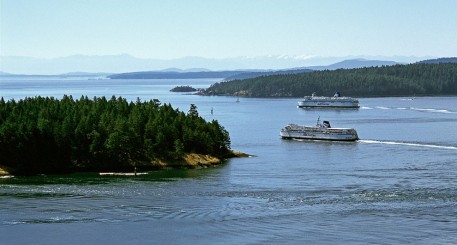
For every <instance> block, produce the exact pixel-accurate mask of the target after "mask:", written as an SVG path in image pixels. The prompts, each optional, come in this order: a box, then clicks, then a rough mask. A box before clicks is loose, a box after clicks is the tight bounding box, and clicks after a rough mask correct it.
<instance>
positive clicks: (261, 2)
mask: <svg viewBox="0 0 457 245" xmlns="http://www.w3.org/2000/svg"><path fill="white" fill-rule="evenodd" d="M456 12H457V1H455V0H428V1H425V0H414V1H411V0H352V1H351V0H346V1H343V0H319V1H315V0H313V1H308V0H160V1H159V0H134V1H131V0H96V1H94V0H0V28H1V29H0V56H28V57H36V58H56V57H65V56H70V55H76V54H80V55H115V54H129V55H132V56H135V57H139V58H154V59H176V58H180V57H187V56H199V57H206V58H228V57H238V56H248V57H256V56H269V55H290V56H302V57H310V56H348V55H352V56H357V55H383V56H395V55H399V56H434V57H450V56H457V31H456V30H457V14H456Z"/></svg>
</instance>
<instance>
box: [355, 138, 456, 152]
mask: <svg viewBox="0 0 457 245" xmlns="http://www.w3.org/2000/svg"><path fill="white" fill-rule="evenodd" d="M358 142H362V143H367V144H384V145H404V146H417V147H427V148H438V149H446V150H457V146H445V145H431V144H418V143H408V142H398V141H380V140H359V141H358Z"/></svg>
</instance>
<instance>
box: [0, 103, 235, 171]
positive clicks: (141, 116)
mask: <svg viewBox="0 0 457 245" xmlns="http://www.w3.org/2000/svg"><path fill="white" fill-rule="evenodd" d="M229 152H230V137H229V134H228V132H227V131H226V130H225V129H224V128H223V127H222V126H221V125H220V124H219V123H218V122H217V121H215V120H213V121H211V122H206V121H205V120H204V119H203V118H202V117H200V116H199V115H198V111H197V107H196V106H195V105H193V104H192V105H191V106H190V109H189V111H188V112H187V113H184V112H181V111H179V110H177V109H173V107H172V106H171V105H170V104H163V105H161V104H160V102H159V101H158V100H150V101H148V102H141V101H140V100H139V99H138V100H137V101H136V102H128V101H127V100H126V99H124V98H121V97H119V98H116V97H114V96H113V97H112V98H111V99H109V100H107V99H106V98H105V97H100V98H93V99H89V98H87V97H81V98H80V99H79V100H74V99H73V98H72V97H71V96H64V97H63V98H62V99H61V100H57V99H54V98H48V97H46V98H43V97H35V98H26V99H23V100H19V101H17V102H16V101H15V100H10V101H7V102H5V101H4V99H3V98H1V99H0V165H3V166H6V167H9V168H12V169H14V170H15V171H16V172H17V173H19V174H36V173H67V172H72V171H132V170H133V168H134V166H135V167H139V168H140V169H141V167H143V168H147V167H148V166H149V165H150V163H151V162H154V161H156V160H179V159H181V158H182V157H183V156H184V154H185V153H199V154H209V155H212V156H216V157H223V156H224V155H225V154H227V153H229Z"/></svg>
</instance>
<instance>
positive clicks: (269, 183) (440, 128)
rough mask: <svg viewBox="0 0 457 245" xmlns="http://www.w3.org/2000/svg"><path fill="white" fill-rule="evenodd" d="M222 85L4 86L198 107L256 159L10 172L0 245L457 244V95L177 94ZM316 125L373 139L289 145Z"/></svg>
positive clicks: (22, 92) (61, 82) (6, 91)
mask: <svg viewBox="0 0 457 245" xmlns="http://www.w3.org/2000/svg"><path fill="white" fill-rule="evenodd" d="M217 81H218V79H206V80H205V79H203V80H188V79H187V80H83V79H80V80H71V79H52V80H51V79H27V80H21V79H15V80H0V96H2V97H3V98H4V99H5V100H9V99H21V98H24V97H31V96H37V95H40V96H54V97H56V98H61V97H62V96H63V94H67V95H69V94H71V95H73V97H74V98H79V97H80V96H81V95H87V96H88V97H93V96H107V97H111V96H112V95H116V96H123V97H127V98H128V99H130V100H136V98H137V97H138V98H140V99H141V100H149V99H154V98H157V99H159V100H160V101H161V102H162V103H171V104H172V105H173V106H174V107H178V108H179V109H180V110H184V111H187V110H188V109H189V107H190V104H191V103H193V104H195V105H197V107H198V111H199V114H200V115H201V116H202V117H204V118H206V119H208V120H212V119H217V120H218V121H219V122H220V123H221V124H222V125H223V126H224V127H225V128H226V129H227V130H228V131H229V133H230V136H231V141H232V149H234V150H236V151H241V152H246V153H249V154H252V155H254V157H250V158H237V159H230V160H227V161H226V163H225V164H224V165H222V166H220V167H216V168H208V169H193V170H164V171H154V172H149V173H147V174H145V175H139V176H100V175H99V174H98V173H86V174H73V175H66V176H35V177H11V176H6V177H2V178H1V179H0V236H1V238H0V239H1V240H0V241H1V242H0V243H3V244H126V243H129V244H130V243H131V244H283V243H287V244H456V243H457V228H456V227H457V189H456V188H455V185H456V183H457V97H416V98H360V99H359V100H360V105H361V108H359V109H343V110H337V109H300V108H297V107H296V104H297V101H298V100H299V98H295V99H259V98H239V100H240V102H236V99H237V98H234V97H215V96H212V97H202V96H197V95H192V94H187V93H172V92H169V90H170V89H171V88H173V87H174V86H176V85H191V86H193V87H197V88H205V87H208V86H209V85H210V84H211V83H214V82H217ZM211 109H212V110H213V114H211ZM318 117H320V119H321V120H329V121H330V123H331V124H332V126H333V127H353V128H355V129H356V130H357V132H358V134H359V137H360V139H361V140H360V141H358V142H324V141H295V140H282V139H280V137H279V130H280V129H281V128H282V127H284V126H285V125H286V124H287V123H299V124H306V125H313V124H315V123H316V120H317V118H318Z"/></svg>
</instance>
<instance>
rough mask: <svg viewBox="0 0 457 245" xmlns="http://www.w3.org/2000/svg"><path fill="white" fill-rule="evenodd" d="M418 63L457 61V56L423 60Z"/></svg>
mask: <svg viewBox="0 0 457 245" xmlns="http://www.w3.org/2000/svg"><path fill="white" fill-rule="evenodd" d="M417 63H418V64H439V63H457V57H450V58H439V59H431V60H422V61H419V62H417Z"/></svg>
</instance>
